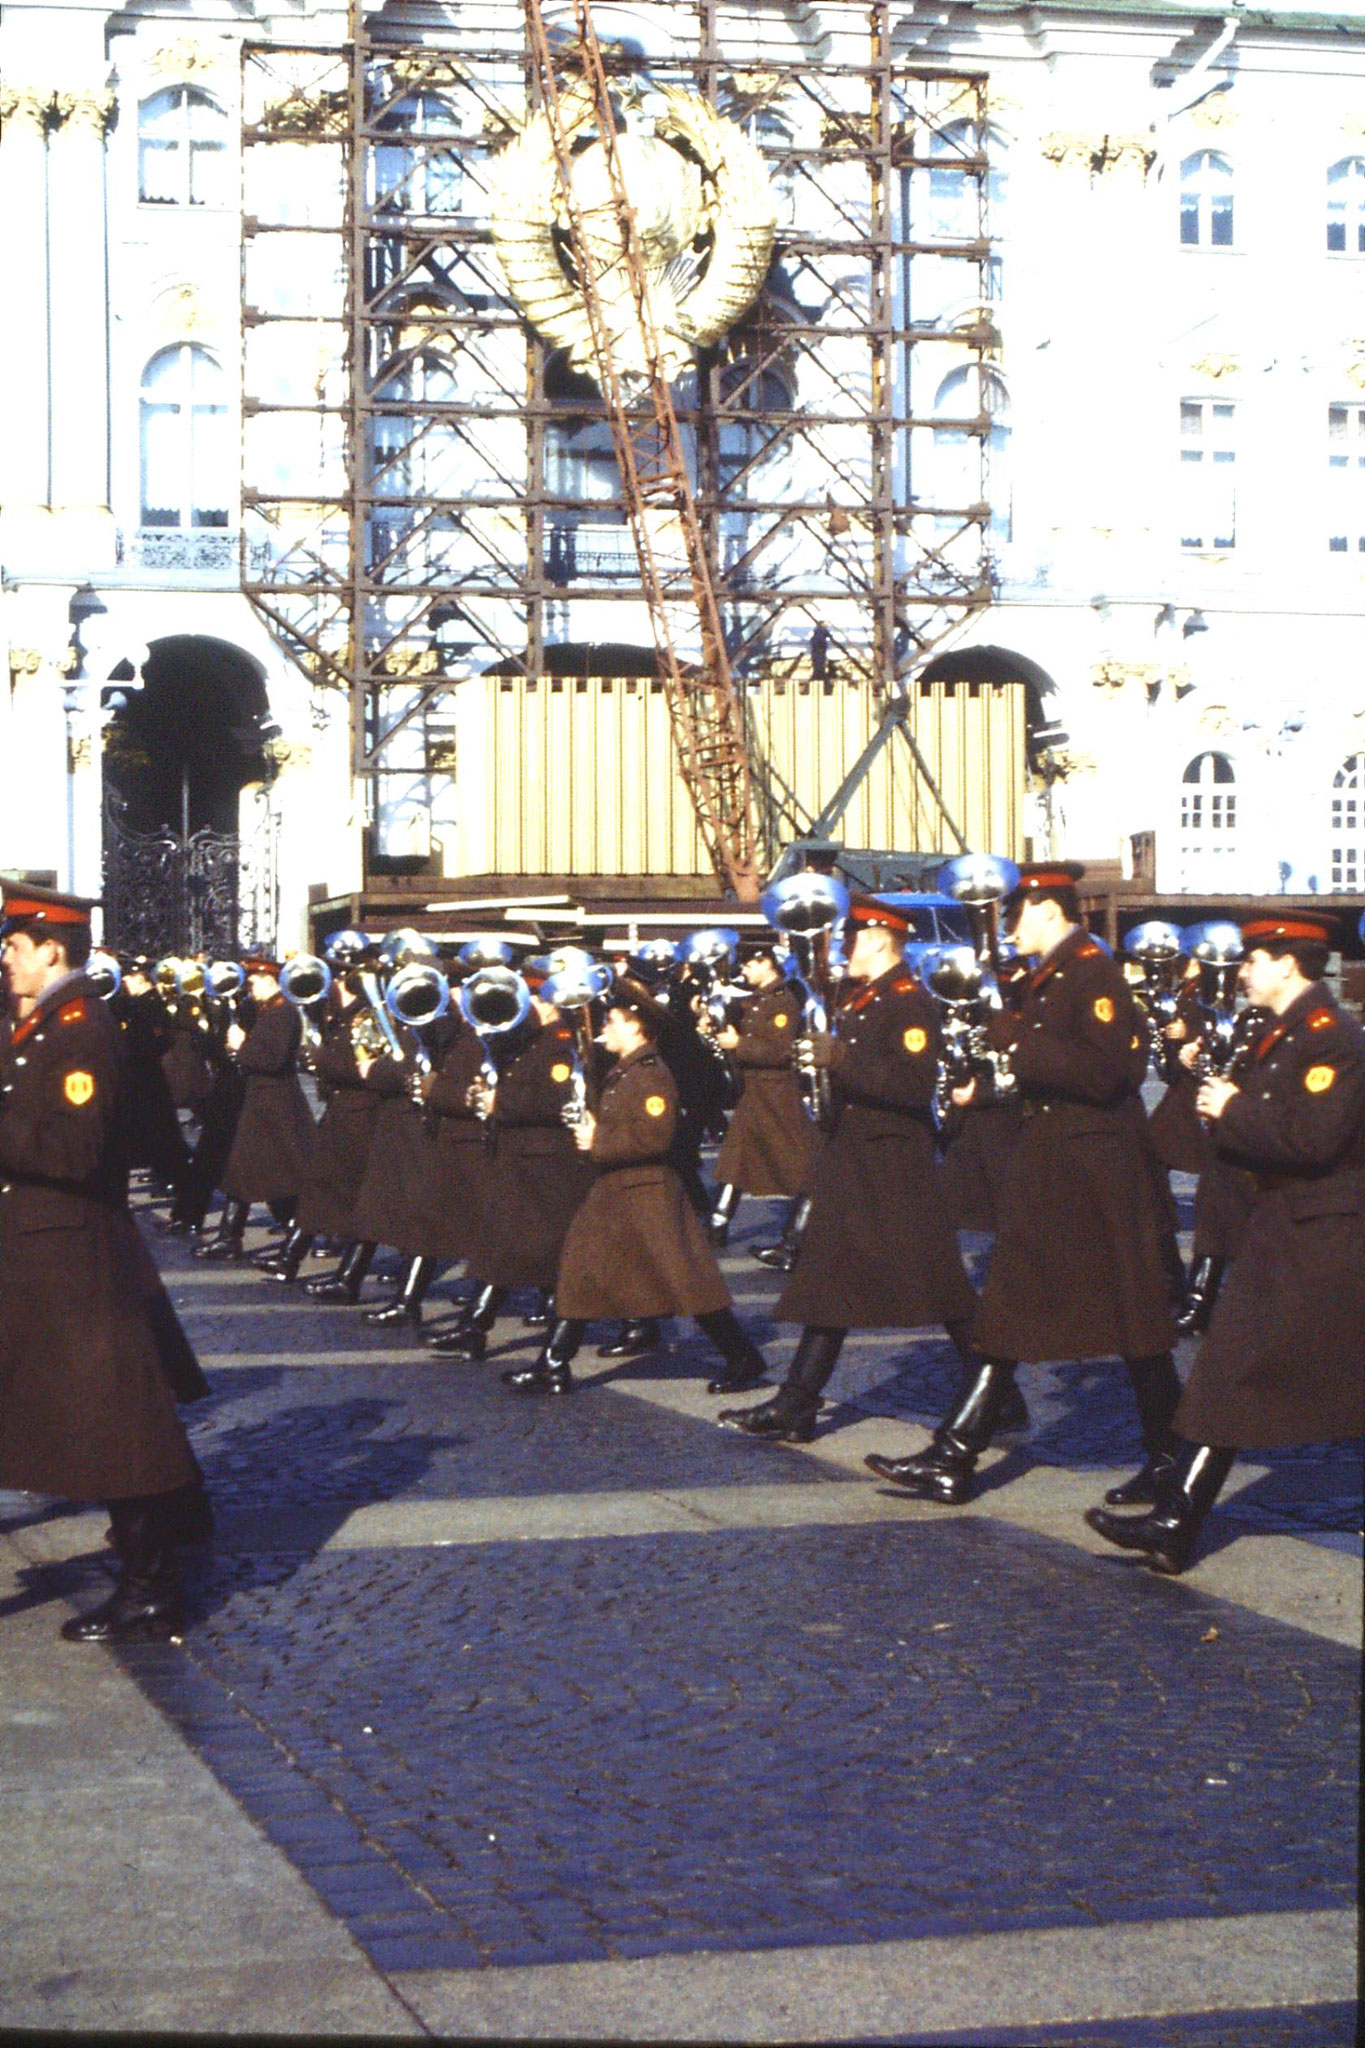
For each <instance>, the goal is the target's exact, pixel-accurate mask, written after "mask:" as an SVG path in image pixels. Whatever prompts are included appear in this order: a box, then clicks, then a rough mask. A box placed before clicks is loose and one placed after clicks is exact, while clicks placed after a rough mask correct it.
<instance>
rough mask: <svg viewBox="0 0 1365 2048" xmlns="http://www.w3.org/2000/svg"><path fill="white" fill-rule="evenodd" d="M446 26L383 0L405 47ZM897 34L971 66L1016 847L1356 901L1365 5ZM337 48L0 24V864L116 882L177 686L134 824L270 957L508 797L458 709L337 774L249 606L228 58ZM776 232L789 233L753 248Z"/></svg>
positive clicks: (340, 764) (444, 14)
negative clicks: (128, 796) (178, 724)
mask: <svg viewBox="0 0 1365 2048" xmlns="http://www.w3.org/2000/svg"><path fill="white" fill-rule="evenodd" d="M466 11H472V10H465V9H463V8H462V7H461V5H460V4H458V0H450V4H448V5H435V4H432V5H427V4H425V0H422V4H418V0H413V4H412V5H411V7H405V5H404V0H387V5H386V6H385V7H383V8H379V9H373V10H371V12H372V13H373V15H374V16H375V17H376V18H389V17H393V16H396V15H402V14H405V13H407V14H410V15H411V17H412V19H413V21H414V22H415V23H416V24H417V29H416V31H415V32H420V27H421V23H422V22H424V21H427V20H430V21H432V22H433V23H439V24H440V25H441V26H442V28H443V30H444V31H446V32H448V30H449V28H450V25H451V24H452V23H454V24H456V25H457V26H458V22H459V19H460V17H461V15H462V13H463V12H466ZM477 11H478V12H480V13H481V14H482V15H483V16H485V17H486V16H488V15H489V13H490V12H493V13H496V12H497V10H496V8H493V9H490V7H489V6H488V4H487V0H484V4H482V5H481V6H480V8H479V9H478V10H477ZM503 11H504V12H505V13H506V14H507V15H508V16H509V17H511V18H515V19H519V17H520V11H521V10H520V0H506V6H505V8H504V10H503ZM666 11H667V10H664V12H665V13H666ZM722 11H723V13H724V15H725V17H726V19H727V22H728V24H729V27H728V30H727V33H728V34H729V36H730V37H731V41H732V43H733V39H734V37H735V35H736V33H737V29H736V24H737V23H738V24H740V25H741V27H742V26H743V25H744V24H745V23H747V24H748V25H749V28H750V29H751V31H752V42H753V63H754V66H755V67H756V68H757V67H761V65H762V63H763V61H764V58H765V53H766V54H767V55H769V56H770V55H771V53H772V51H773V50H774V49H775V48H777V47H778V46H779V45H783V44H785V43H786V42H788V41H790V42H792V43H794V44H796V45H798V46H799V47H800V48H801V49H802V50H803V51H804V52H805V53H806V55H807V56H809V55H811V54H814V55H815V56H817V57H818V55H819V53H820V51H821V50H822V49H824V48H830V47H837V44H838V38H839V36H840V35H841V34H843V33H845V32H846V31H848V30H849V29H850V27H851V26H856V27H858V29H859V32H861V29H862V25H863V24H864V23H865V21H866V18H867V15H868V9H867V7H866V6H865V5H864V4H862V0H723V6H722ZM561 12H563V10H562V9H560V8H557V7H556V6H555V5H553V4H551V0H547V4H546V7H545V13H546V15H547V17H548V18H550V19H551V20H553V19H554V18H555V16H556V15H557V14H558V13H561ZM595 13H596V15H597V17H598V20H599V27H600V29H601V32H602V33H603V34H604V35H621V36H635V37H636V38H638V39H639V41H640V42H642V43H643V46H644V47H645V48H646V49H648V48H649V38H650V36H651V35H653V34H656V33H658V32H659V29H658V17H659V13H660V10H659V8H658V7H657V6H652V5H650V4H644V0H642V4H640V5H637V6H630V5H614V4H607V0H601V4H599V5H598V6H597V8H596V9H595ZM887 13H888V20H889V26H890V30H891V33H892V36H893V40H894V43H895V47H896V48H897V50H898V51H900V52H901V53H902V54H903V55H905V56H907V57H909V58H913V60H914V62H915V63H916V64H918V65H922V66H924V67H929V68H932V67H933V66H934V65H936V64H942V65H944V66H945V67H950V68H951V69H953V70H954V71H960V72H971V73H978V74H984V76H985V78H986V81H987V85H986V95H987V96H986V106H987V109H988V135H987V136H986V138H985V140H986V147H987V154H988V157H989V160H990V173H989V193H988V197H989V214H988V219H989V232H990V241H991V249H992V253H991V256H990V260H989V264H988V266H987V268H988V293H987V296H988V305H987V308H986V315H985V317H986V318H987V319H988V322H989V347H988V349H987V351H986V355H985V358H984V362H982V363H978V365H977V366H976V367H975V368H974V369H973V370H972V371H970V372H967V371H963V372H961V373H960V375H961V376H963V377H965V376H967V375H969V374H970V375H971V376H974V377H975V378H977V380H978V382H977V384H976V385H975V386H974V387H973V394H974V395H973V403H972V407H971V410H973V411H976V410H978V409H979V410H980V411H981V412H984V413H985V414H986V415H987V416H988V422H989V426H988V442H989V446H988V455H989V464H988V468H989V477H990V495H989V503H990V521H989V529H988V534H989V539H988V547H989V557H990V575H991V591H992V597H991V601H990V602H989V603H988V604H986V605H984V606H982V607H980V608H978V609H977V610H975V611H974V612H973V613H972V615H971V616H970V618H968V619H967V620H966V621H965V623H964V625H963V626H962V629H961V631H960V632H959V634H958V636H957V637H956V638H955V639H954V641H953V643H952V644H953V645H954V647H955V648H956V649H958V650H959V651H961V650H962V649H963V648H964V647H970V646H978V647H981V648H989V649H993V650H1001V651H1003V653H1004V654H1005V655H1006V656H1007V657H1014V658H1017V659H1018V661H1019V663H1020V665H1021V668H1022V669H1024V670H1026V672H1027V673H1028V674H1029V675H1030V676H1031V677H1033V679H1034V684H1033V689H1032V692H1031V695H1030V700H1029V701H1030V712H1031V720H1032V730H1031V734H1030V738H1029V743H1028V749H1027V767H1026V772H1025V771H1022V770H1021V806H1020V811H1019V817H1018V820H1017V834H1016V843H1015V845H1014V846H1013V847H1012V848H1004V849H1001V850H1004V851H1013V852H1015V853H1016V854H1023V853H1025V852H1029V851H1031V852H1033V853H1035V854H1052V855H1057V856H1069V857H1074V858H1078V859H1081V860H1088V861H1094V862H1097V863H1104V864H1107V865H1111V866H1112V865H1113V864H1115V863H1117V864H1119V866H1120V867H1121V868H1122V869H1123V871H1124V872H1125V873H1129V874H1131V873H1132V872H1133V871H1134V867H1135V865H1136V867H1137V869H1138V870H1139V871H1140V872H1144V873H1145V874H1146V876H1147V879H1148V880H1149V882H1150V885H1151V887H1152V889H1153V890H1154V891H1155V892H1159V893H1162V894H1171V893H1176V892H1189V893H1191V894H1193V895H1196V896H1198V895H1209V894H1214V895H1217V894H1223V893H1256V894H1272V893H1277V892H1283V893H1286V894H1290V895H1297V896H1304V895H1323V896H1331V895H1334V894H1336V895H1341V894H1356V895H1359V894H1360V893H1361V892H1362V891H1363V890H1365V634H1362V630H1361V613H1362V608H1363V607H1362V598H1363V597H1365V15H1363V16H1361V17H1360V18H1358V19H1353V18H1352V17H1350V16H1349V15H1345V14H1343V13H1342V12H1341V11H1340V10H1331V11H1326V10H1323V11H1320V12H1312V11H1301V12H1292V13H1291V12H1283V13H1282V12H1277V11H1275V10H1274V9H1270V8H1259V9H1253V8H1249V7H1231V8H1229V9H1227V10H1226V11H1222V10H1218V11H1213V12H1201V11H1199V10H1197V9H1193V8H1187V7H1182V6H1177V5H1172V4H1168V0H1160V4H1158V0H1152V4H1139V0H1031V4H1029V5H1028V6H1023V5H1016V4H1013V0H977V4H975V5H963V6H951V7H950V6H945V5H942V4H941V0H906V4H904V5H902V4H899V0H893V4H891V5H890V7H889V9H888V10H887ZM347 33H348V24H347V19H346V10H345V9H344V8H342V7H337V6H329V5H327V4H324V0H130V4H128V5H126V6H122V7H114V8H110V7H109V6H108V5H107V4H104V0H5V5H4V6H3V9H0V77H2V78H3V85H2V86H0V117H2V123H3V125H2V126H0V239H3V242H4V245H5V263H4V272H5V276H6V279H7V283H8V292H7V306H6V312H5V317H4V319H3V322H0V351H3V358H4V378H3V393H4V401H3V402H4V413H5V424H4V432H3V438H0V500H2V509H0V577H2V579H3V580H2V583H0V632H2V633H3V639H4V643H5V647H6V650H7V665H8V676H7V688H6V689H5V690H3V691H0V757H2V758H3V761H4V790H5V796H4V802H3V805H0V871H4V872H11V873H23V874H27V875H29V876H30V877H33V878H38V877H40V876H46V877H50V878H51V879H53V880H55V881H56V882H57V883H58V884H59V885H70V886H74V887H76V888H79V889H84V890H88V891H90V892H91V893H98V891H99V890H100V887H101V880H102V858H103V852H102V848H103V844H104V838H105V834H106V832H107V830H108V826H107V824H106V822H105V818H106V796H107V785H109V784H110V783H111V781H112V782H114V783H117V779H118V773H119V764H120V760H121V759H122V760H124V761H126V760H127V759H128V758H130V755H131V754H135V752H136V747H135V745H134V743H133V741H132V740H130V738H129V731H130V727H129V724H128V721H129V718H130V708H131V707H132V705H133V702H134V700H135V699H136V698H137V697H138V695H139V694H140V693H141V694H143V695H144V696H146V698H147V701H148V702H150V696H151V693H153V692H154V691H155V692H157V693H159V698H160V699H166V698H167V696H168V693H171V694H172V695H173V693H174V692H175V690H177V689H180V690H181V691H182V692H183V693H185V701H186V703H187V704H189V705H190V706H191V711H192V717H193V719H197V720H199V721H200V722H201V724H202V728H203V729H202V730H201V731H200V732H199V733H198V735H197V741H196V744H197V745H198V752H195V746H194V745H189V746H188V753H189V754H190V755H192V756H193V758H194V760H195V761H196V762H197V763H198V765H197V766H196V767H195V769H194V772H193V775H191V773H190V771H189V770H188V769H187V770H186V774H185V777H184V783H183V788H182V790H181V793H180V797H179V798H177V799H175V801H174V802H172V801H171V798H170V797H168V798H167V801H166V805H165V806H163V808H164V809H165V817H164V819H163V820H161V821H153V822H163V823H164V824H165V825H166V826H167V827H168V828H172V829H174V830H176V831H182V830H183V829H184V828H186V827H188V828H189V829H190V830H191V831H192V830H194V829H195V828H196V827H198V826H210V825H211V826H214V827H216V828H218V829H219V830H229V829H232V828H234V827H235V828H236V829H238V830H239V831H240V834H241V839H242V858H243V861H244V866H245V874H246V881H245V884H244V886H245V888H246V891H247V894H248V896H250V894H251V892H252V891H253V890H255V891H256V892H257V893H258V896H259V901H257V902H256V903H255V906H254V909H253V910H252V919H253V920H254V922H253V926H252V929H253V933H254V935H255V936H256V937H257V938H266V937H268V938H270V939H271V940H274V941H276V942H278V944H279V945H280V946H282V947H286V948H287V947H293V946H298V945H300V944H302V943H303V942H304V941H305V939H306V937H307V931H308V911H309V905H310V902H311V903H312V904H314V905H316V904H317V903H318V902H320V901H322V900H327V901H336V900H338V899H340V898H343V897H346V896H347V895H348V894H349V895H355V894H358V893H359V892H361V890H362V889H363V887H364V885H365V866H366V862H367V860H369V859H372V858H373V855H374V851H375V849H376V848H380V849H383V848H384V847H389V848H392V847H394V846H396V845H401V844H402V843H403V841H402V834H403V832H404V831H406V830H409V829H411V828H412V825H413V816H414V805H416V807H417V809H418V810H420V812H421V816H420V818H419V819H418V821H417V828H416V833H417V836H416V839H415V840H414V841H413V843H414V844H418V843H420V844H421V845H422V846H423V847H424V848H427V849H429V848H430V847H432V846H434V847H435V848H436V853H435V856H434V865H431V866H429V868H428V873H429V874H430V876H431V877H432V880H431V884H430V893H432V894H433V895H439V894H441V893H443V892H444V893H445V894H446V895H447V896H450V895H455V894H458V893H459V891H460V888H461V886H462V880H461V878H462V876H463V875H465V874H480V875H483V874H486V870H487V868H488V866H489V863H488V862H486V861H474V860H473V859H472V858H471V859H465V858H464V857H463V856H460V855H458V854H457V852H456V849H457V848H458V847H459V846H460V844H461V834H462V832H463V831H465V830H466V829H467V828H466V823H465V817H466V813H467V812H469V811H470V807H472V806H476V805H478V804H480V803H485V802H486V800H487V783H488V776H487V775H486V774H485V772H484V764H483V763H482V762H481V760H480V758H479V755H478V751H477V749H478V744H479V742H478V740H477V731H478V728H477V726H476V725H469V726H468V727H467V728H463V729H462V727H461V723H460V720H461V715H462V714H461V711H460V695H459V691H458V689H457V690H454V691H452V692H450V693H449V694H448V695H447V696H446V698H445V699H444V700H441V699H439V698H438V699H437V701H436V703H435V705H434V707H433V709H432V711H431V714H430V716H429V717H427V718H425V719H424V720H423V721H418V727H419V728H420V731H421V734H422V752H421V756H420V758H416V757H413V758H412V759H411V760H410V761H407V760H406V757H400V758H399V760H398V765H397V768H396V769H393V768H391V771H390V773H389V774H388V776H387V778H385V777H384V776H370V777H365V776H361V775H358V774H357V762H356V757H355V752H354V731H353V721H352V717H351V715H350V707H348V704H347V701H346V697H345V693H344V692H343V691H338V690H336V689H327V688H324V687H321V686H320V683H319V678H318V675H317V673H316V671H314V672H313V673H312V674H310V673H308V672H307V671H306V670H305V668H304V667H302V666H300V665H299V664H298V663H297V662H296V661H295V660H294V659H292V658H291V656H290V654H289V653H288V652H287V651H286V649H285V647H284V645H282V643H281V640H280V638H279V637H278V636H277V635H276V634H273V633H272V632H271V631H270V630H268V626H267V622H266V620H265V619H264V617H263V615H262V611H261V608H260V606H259V605H257V604H253V603H252V602H251V601H249V599H248V597H247V596H246V595H244V593H243V590H242V568H243V561H244V560H245V561H246V562H247V564H248V568H249V567H250V564H251V561H252V559H253V557H252V555H251V550H252V549H254V548H257V547H258V546H259V545H260V543H259V540H258V538H257V536H256V535H255V534H254V532H253V530H252V527H251V524H250V520H249V518H248V517H247V514H246V513H245V512H244V507H243V502H242V466H241V448H242V434H243V418H242V376H243V368H242V366H243V360H244V357H243V323H242V306H243V290H242V280H243V247H244V242H243V215H244V207H243V201H242V176H241V148H242V144H241V125H242V109H241V91H242V64H241V55H240V46H241V45H242V43H243V41H244V40H250V41H252V42H254V43H256V44H258V45H259V44H269V43H271V42H272V41H278V42H279V43H281V44H290V45H297V44H299V43H316V44H318V45H319V46H334V45H340V44H342V43H344V41H345V39H346V36H347ZM940 199H941V203H942V205H943V206H945V207H949V208H951V205H952V204H953V203H954V202H953V194H952V191H951V189H949V188H948V187H944V188H943V190H942V192H941V193H940ZM784 225H788V226H789V225H790V223H785V224H784V221H783V219H782V216H781V211H780V208H779V214H778V222H777V243H778V249H779V253H780V251H781V246H782V237H783V232H784ZM980 312H981V309H980V308H977V309H975V313H974V316H973V317H977V316H979V315H980ZM942 317H943V318H944V319H945V320H951V319H952V318H954V317H957V312H956V309H954V308H953V307H952V306H947V305H945V306H944V307H943V309H942ZM323 375H324V371H323V370H322V369H321V368H320V369H319V372H318V376H319V388H321V382H322V378H323ZM952 383H953V378H952V376H951V375H949V376H945V377H944V378H943V379H942V380H941V384H940V387H939V388H938V389H936V390H933V391H931V392H930V393H929V396H928V399H927V400H926V409H927V410H929V411H930V413H931V424H930V427H929V429H928V430H926V431H925V432H924V433H923V435H922V445H923V448H924V451H925V453H924V457H923V459H924V461H925V463H927V464H930V465H934V466H936V478H935V482H936V489H937V492H938V494H939V497H940V499H946V500H947V501H948V502H951V500H952V497H953V495H954V488H953V477H954V466H955V465H960V464H961V463H962V462H963V461H964V460H965V459H966V456H967V455H968V454H974V452H975V450H974V449H973V448H970V447H969V444H968V437H967V436H966V435H965V434H964V432H963V431H962V430H961V429H960V428H959V427H955V426H953V425H945V426H943V427H942V428H941V429H939V430H934V429H933V427H932V416H933V415H935V414H936V415H938V416H941V417H942V418H943V419H944V420H945V421H952V420H954V419H955V418H957V417H958V415H959V414H960V412H961V410H962V400H961V394H960V393H955V392H954V390H953V389H952V388H950V387H951V386H952ZM798 402H799V393H798ZM917 409H918V408H917ZM318 459H319V462H321V461H323V459H324V458H323V456H322V455H319V458H318ZM919 488H920V486H919V483H918V481H916V484H915V489H916V490H917V491H918V490H919ZM964 488H966V486H964ZM317 494H318V496H319V497H322V496H323V495H324V485H323V484H322V483H321V482H319V484H318V486H317ZM244 520H245V521H246V525H245V528H244ZM244 532H245V542H243V536H244ZM243 545H245V549H246V554H245V556H244V554H243ZM566 611H567V607H566ZM574 636H575V637H576V638H592V637H595V636H594V634H593V633H592V630H591V627H589V629H588V630H587V631H586V632H584V631H583V630H582V629H581V625H580V627H579V628H576V629H574ZM625 637H630V636H629V635H626V636H625ZM420 672H421V671H420V668H419V670H418V673H419V675H420ZM192 737H193V736H192ZM120 749H122V754H120ZM405 761H406V765H405ZM549 772H552V769H551V770H550V771H549ZM196 778H197V780H196ZM414 790H417V791H418V792H419V793H418V795H417V796H416V797H414V794H413V792H414ZM173 795H174V793H173V792H172V796H173ZM149 800H150V799H149ZM146 826H147V820H146V819H145V818H144V819H143V821H142V827H141V829H145V828H146ZM443 848H444V849H445V851H444V853H443V852H442V849H443ZM442 863H444V865H443V864H442ZM513 879H515V878H513Z"/></svg>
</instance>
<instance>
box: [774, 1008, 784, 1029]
mask: <svg viewBox="0 0 1365 2048" xmlns="http://www.w3.org/2000/svg"><path fill="white" fill-rule="evenodd" d="M786 1022H787V1013H786V1011H785V1010H779V1011H778V1013H777V1015H776V1016H775V1017H774V1018H773V1024H774V1025H775V1027H776V1028H777V1030H779V1031H781V1030H782V1029H783V1027H784V1026H785V1024H786Z"/></svg>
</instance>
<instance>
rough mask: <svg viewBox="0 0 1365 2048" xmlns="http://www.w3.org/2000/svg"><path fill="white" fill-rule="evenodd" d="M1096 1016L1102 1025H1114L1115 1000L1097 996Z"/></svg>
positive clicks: (1109, 997) (1110, 997)
mask: <svg viewBox="0 0 1365 2048" xmlns="http://www.w3.org/2000/svg"><path fill="white" fill-rule="evenodd" d="M1095 1015H1096V1016H1097V1017H1098V1018H1099V1020H1100V1022H1101V1024H1112V1023H1113V1021H1114V999H1113V997H1112V996H1096V998H1095Z"/></svg>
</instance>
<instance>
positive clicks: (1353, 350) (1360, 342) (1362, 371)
mask: <svg viewBox="0 0 1365 2048" xmlns="http://www.w3.org/2000/svg"><path fill="white" fill-rule="evenodd" d="M1343 374H1344V375H1345V378H1346V382H1347V383H1348V384H1349V385H1351V386H1352V388H1353V389H1354V390H1356V391H1365V337H1361V338H1358V339H1356V340H1353V341H1348V342H1347V344H1346V369H1345V371H1344V373H1343Z"/></svg>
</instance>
